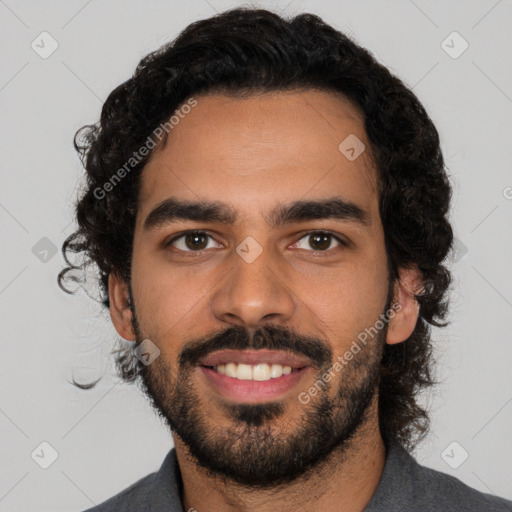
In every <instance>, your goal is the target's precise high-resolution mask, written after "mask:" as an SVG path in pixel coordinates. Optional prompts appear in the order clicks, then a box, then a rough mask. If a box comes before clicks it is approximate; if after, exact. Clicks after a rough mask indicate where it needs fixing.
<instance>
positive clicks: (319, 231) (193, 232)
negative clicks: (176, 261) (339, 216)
mask: <svg viewBox="0 0 512 512" xmlns="http://www.w3.org/2000/svg"><path fill="white" fill-rule="evenodd" d="M313 234H322V235H329V236H331V237H332V238H334V240H336V241H337V242H339V243H340V245H341V246H342V247H348V244H347V242H345V241H344V240H342V239H341V238H340V237H339V236H337V235H336V234H335V233H333V232H332V231H329V230H324V229H312V230H309V231H305V232H303V233H301V237H300V238H299V239H298V240H297V242H295V243H294V244H293V245H295V244H296V243H298V242H299V241H300V240H302V239H303V238H306V237H307V236H309V235H313ZM187 235H206V236H208V237H210V238H212V239H213V236H212V235H211V234H210V233H208V232H206V231H199V230H190V231H184V232H183V233H181V234H179V235H177V236H175V237H173V238H172V239H171V240H169V241H168V242H165V243H164V246H165V247H166V248H167V247H169V246H171V245H172V244H173V243H174V242H176V240H179V239H180V238H183V237H185V236H187ZM336 249H340V247H339V246H338V247H335V248H333V249H327V250H325V251H314V250H313V251H308V252H312V253H313V254H317V255H324V254H329V253H330V252H331V251H333V250H336ZM177 250H178V251H180V252H183V253H190V254H191V255H194V256H197V255H201V254H202V253H203V252H205V251H207V250H208V249H203V250H201V251H183V250H181V249H177Z"/></svg>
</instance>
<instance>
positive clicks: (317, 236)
mask: <svg viewBox="0 0 512 512" xmlns="http://www.w3.org/2000/svg"><path fill="white" fill-rule="evenodd" d="M301 240H306V243H305V244H304V245H305V246H302V247H301V246H300V243H301V242H300V241H301ZM333 240H334V241H335V242H336V243H337V244H338V245H337V246H335V247H331V244H332V242H333ZM340 245H341V246H344V245H346V244H345V243H344V242H343V241H342V240H341V239H340V238H338V237H337V236H335V235H334V234H333V233H330V232H328V231H312V232H310V233H307V234H306V235H305V236H303V237H302V238H301V239H300V240H299V241H298V242H297V243H296V244H295V246H297V248H298V249H310V248H311V249H313V251H319V252H326V251H328V250H330V249H333V248H336V247H339V246H340Z"/></svg>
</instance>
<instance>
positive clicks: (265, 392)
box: [199, 350, 313, 403]
mask: <svg viewBox="0 0 512 512" xmlns="http://www.w3.org/2000/svg"><path fill="white" fill-rule="evenodd" d="M199 369H200V371H201V373H202V375H203V376H204V377H205V379H206V381H207V382H208V384H209V385H210V387H211V388H212V389H213V390H214V392H215V393H216V394H217V395H220V396H221V397H222V398H224V399H228V400H231V401H233V402H236V403H247V402H250V403H261V402H265V401H268V400H272V399H277V398H282V397H283V396H284V395H285V394H286V393H287V392H289V391H291V390H292V389H293V388H295V387H296V386H298V384H299V382H300V381H301V380H302V379H303V378H304V377H305V376H306V374H308V373H309V372H310V371H312V369H313V367H312V365H311V364H310V362H309V361H308V360H307V359H305V358H303V357H300V356H297V355H295V354H292V353H289V352H283V351H270V350H223V351H219V352H215V353H213V354H211V355H209V356H207V357H206V358H204V359H203V360H202V361H201V362H200V365H199Z"/></svg>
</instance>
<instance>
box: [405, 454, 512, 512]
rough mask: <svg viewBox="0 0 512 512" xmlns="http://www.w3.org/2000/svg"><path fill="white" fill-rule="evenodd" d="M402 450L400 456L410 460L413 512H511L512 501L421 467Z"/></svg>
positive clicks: (410, 488) (409, 473) (408, 464)
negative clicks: (415, 511) (462, 511)
mask: <svg viewBox="0 0 512 512" xmlns="http://www.w3.org/2000/svg"><path fill="white" fill-rule="evenodd" d="M400 449H401V450H403V451H402V453H401V454H400V455H399V457H400V458H402V460H404V461H405V460H407V459H408V463H407V464H406V466H407V472H408V477H407V483H406V486H407V487H408V488H409V492H410V496H411V500H410V501H411V502H412V503H413V504H414V510H418V511H422V512H430V511H432V512H438V511H443V512H451V511H453V512H456V511H457V512H459V511H461V510H464V511H472V512H479V511H482V512H484V511H485V512H512V501H508V500H506V499H504V498H500V497H498V496H494V495H492V494H487V493H483V492H480V491H477V490H476V489H473V488H472V487H469V486H468V485H466V484H465V483H463V482H462V481H461V480H459V479H458V478H456V477H454V476H451V475H448V474H446V473H443V472H441V471H437V470H435V469H431V468H428V467H426V466H422V465H421V464H419V463H418V462H417V461H416V460H415V459H414V457H412V455H410V454H409V453H408V452H406V451H405V449H404V448H402V447H400V448H398V450H400ZM404 483H405V482H404Z"/></svg>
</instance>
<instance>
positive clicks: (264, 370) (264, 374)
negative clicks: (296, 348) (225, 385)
mask: <svg viewBox="0 0 512 512" xmlns="http://www.w3.org/2000/svg"><path fill="white" fill-rule="evenodd" d="M214 369H215V370H216V371H218V372H219V373H222V374H223V375H227V376H228V377H233V378H236V379H240V380H259V381H263V380H270V379H277V378H278V377H281V376H282V375H288V374H289V373H291V372H292V367H291V366H283V365H281V364H272V365H269V364H267V363H260V364H255V365H250V364H243V363H240V364H236V363H227V364H219V365H218V366H215V367H214Z"/></svg>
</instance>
